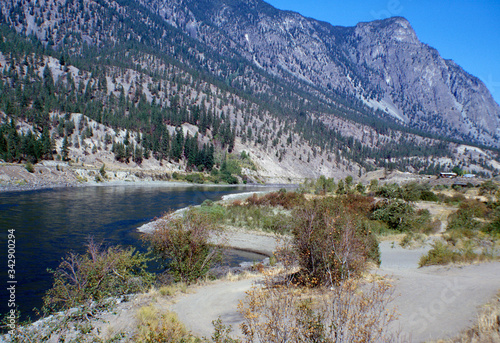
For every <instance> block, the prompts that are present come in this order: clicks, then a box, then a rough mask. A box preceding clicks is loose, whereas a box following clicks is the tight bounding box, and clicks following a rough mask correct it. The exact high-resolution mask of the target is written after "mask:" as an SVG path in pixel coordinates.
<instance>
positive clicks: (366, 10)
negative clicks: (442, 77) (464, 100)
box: [265, 0, 500, 104]
mask: <svg viewBox="0 0 500 343" xmlns="http://www.w3.org/2000/svg"><path fill="white" fill-rule="evenodd" d="M265 1H266V2H268V3H270V4H271V5H273V6H274V7H276V8H279V9H282V10H291V11H295V12H299V13H300V14H302V15H304V16H306V17H311V18H314V19H318V20H322V21H326V22H329V23H331V24H333V25H341V26H354V25H356V24H357V23H358V22H367V21H372V20H376V19H384V18H388V17H393V16H400V17H405V18H406V19H408V21H409V22H410V24H411V25H412V27H413V29H414V30H415V32H416V34H417V36H418V38H419V39H420V41H421V42H423V43H426V44H428V45H430V46H432V47H433V48H436V49H437V50H438V51H439V53H440V54H441V56H442V57H443V58H446V59H452V60H454V61H455V62H456V63H457V64H458V65H460V66H461V67H462V68H463V69H464V70H465V71H467V72H468V73H470V74H472V75H474V76H477V77H479V78H480V79H481V80H482V81H483V82H484V83H485V85H486V87H488V89H489V90H490V92H491V94H492V95H493V97H494V99H495V100H496V102H497V103H499V104H500V0H307V1H304V0H265Z"/></svg>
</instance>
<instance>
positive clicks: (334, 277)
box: [292, 197, 378, 286]
mask: <svg viewBox="0 0 500 343" xmlns="http://www.w3.org/2000/svg"><path fill="white" fill-rule="evenodd" d="M292 217H293V218H294V220H293V225H292V233H293V236H294V255H295V256H296V257H297V259H298V263H299V265H300V267H301V275H300V281H301V282H304V283H305V284H308V285H311V286H317V285H327V286H329V285H333V284H336V283H338V282H339V281H340V280H345V279H347V278H349V277H351V276H353V277H354V276H357V275H359V274H360V273H361V272H362V271H363V270H364V269H365V267H366V262H367V261H368V260H369V259H370V256H378V255H377V254H378V244H377V243H376V240H375V238H374V236H373V234H372V233H370V232H367V231H366V230H365V229H364V227H363V226H362V225H361V222H360V221H357V220H355V219H354V216H353V214H352V213H349V212H348V211H347V210H346V208H345V207H344V206H343V204H342V202H341V201H339V200H338V199H333V198H331V197H330V198H324V199H315V200H313V201H311V202H309V203H306V204H305V205H304V206H302V207H300V208H297V209H296V210H294V211H293V213H292ZM374 251H377V252H374Z"/></svg>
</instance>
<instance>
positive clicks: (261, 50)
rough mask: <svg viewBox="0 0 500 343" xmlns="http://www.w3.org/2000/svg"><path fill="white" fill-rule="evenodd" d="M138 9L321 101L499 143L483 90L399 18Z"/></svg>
mask: <svg viewBox="0 0 500 343" xmlns="http://www.w3.org/2000/svg"><path fill="white" fill-rule="evenodd" d="M143 3H144V5H145V6H148V7H149V8H151V9H152V10H153V11H155V12H156V13H158V14H159V15H160V16H161V17H164V18H165V20H166V21H167V22H168V23H170V24H172V25H174V26H176V27H179V28H181V29H182V30H183V31H184V32H185V33H187V34H189V35H190V36H191V37H193V38H195V39H197V40H199V41H201V42H204V43H206V44H208V45H209V46H211V47H213V48H214V49H218V48H219V47H220V46H221V45H223V46H225V47H226V48H227V49H228V50H229V49H234V50H235V51H237V52H238V54H239V55H240V56H242V57H244V58H246V59H247V60H249V61H251V62H253V63H254V64H255V65H257V66H259V67H260V68H262V69H264V70H266V71H268V72H270V73H271V74H274V75H279V76H280V77H282V78H285V79H289V78H294V79H297V80H301V81H303V82H305V83H306V84H308V85H310V86H311V87H317V88H319V89H320V90H321V92H323V93H324V94H325V95H326V96H327V97H330V98H333V94H336V93H337V94H342V95H344V96H353V97H355V98H357V99H360V100H362V101H363V103H364V104H366V105H368V106H369V107H371V108H374V109H378V110H380V111H382V112H383V113H385V114H388V115H390V116H391V117H392V119H393V120H396V121H398V122H401V123H402V124H404V125H406V126H409V127H412V128H416V129H419V130H422V131H424V132H432V133H434V134H438V135H444V136H447V137H452V138H455V139H463V140H466V141H473V142H476V143H481V144H486V145H491V146H496V147H498V146H499V144H500V143H499V142H500V141H499V137H500V136H499V133H500V107H499V105H498V104H497V103H496V102H495V101H494V100H493V98H492V96H491V94H490V93H489V91H488V90H487V88H486V87H485V85H484V84H483V83H482V82H481V81H480V80H479V79H478V78H476V77H474V76H472V75H470V74H468V73H467V72H465V71H464V70H463V69H462V68H461V67H460V66H458V65H457V64H456V63H454V62H453V61H451V60H445V59H443V58H441V56H440V55H439V53H438V51H436V50H435V49H433V48H431V47H429V46H428V45H426V44H424V43H422V42H420V41H419V39H418V37H417V35H416V33H415V31H414V30H413V29H412V27H411V25H410V23H409V22H408V21H407V20H406V19H404V18H398V17H396V18H390V19H386V20H380V21H374V22H370V23H359V24H358V25H356V26H355V27H335V26H332V25H330V24H328V23H324V22H319V21H316V20H314V19H311V18H305V17H303V16H301V15H300V14H298V13H293V12H286V11H279V10H277V9H274V8H272V7H271V6H269V5H268V4H266V3H264V2H262V1H259V0H244V1H238V2H235V1H208V0H206V1H203V0H202V1H198V0H197V1H191V0H176V1H162V0H157V1H151V2H150V1H148V2H146V1H144V2H143ZM214 38H215V39H214ZM221 38H225V39H221Z"/></svg>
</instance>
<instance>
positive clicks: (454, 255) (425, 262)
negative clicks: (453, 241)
mask: <svg viewBox="0 0 500 343" xmlns="http://www.w3.org/2000/svg"><path fill="white" fill-rule="evenodd" d="M460 259H461V256H460V254H459V253H458V252H456V251H453V250H452V249H451V248H450V247H449V246H448V245H446V244H445V243H443V242H442V241H436V242H434V243H432V249H431V250H429V252H427V254H426V255H423V256H422V257H421V258H420V261H419V262H418V265H419V266H420V267H423V266H430V265H440V264H448V263H454V262H458V261H459V260H460Z"/></svg>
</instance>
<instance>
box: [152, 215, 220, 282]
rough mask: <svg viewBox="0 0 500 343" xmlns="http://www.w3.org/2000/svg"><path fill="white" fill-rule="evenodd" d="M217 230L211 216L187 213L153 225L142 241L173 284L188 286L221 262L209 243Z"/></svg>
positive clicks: (213, 246) (216, 250) (215, 247)
mask: <svg viewBox="0 0 500 343" xmlns="http://www.w3.org/2000/svg"><path fill="white" fill-rule="evenodd" d="M216 230H217V227H216V226H215V224H214V221H213V219H212V218H211V217H210V215H207V214H206V213H203V212H200V211H195V210H190V211H188V212H186V213H185V214H184V216H182V217H174V216H173V215H172V214H169V215H167V216H165V217H163V218H162V219H161V220H158V221H156V222H155V230H154V231H153V233H152V234H150V235H147V236H145V238H144V239H145V240H146V241H147V242H148V243H149V244H150V245H151V248H152V250H153V252H154V253H155V254H156V255H157V256H158V257H159V258H160V260H161V261H162V263H163V266H164V267H165V268H166V271H167V272H168V273H169V274H171V275H172V277H173V278H174V280H175V281H183V282H186V283H188V284H189V283H192V282H194V281H196V280H198V279H199V278H201V277H203V276H205V275H206V274H207V273H208V271H209V270H210V268H211V267H213V266H214V264H215V263H217V262H218V261H220V259H221V255H222V251H221V247H219V246H217V245H215V244H213V243H210V235H211V234H212V233H215V232H216Z"/></svg>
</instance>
